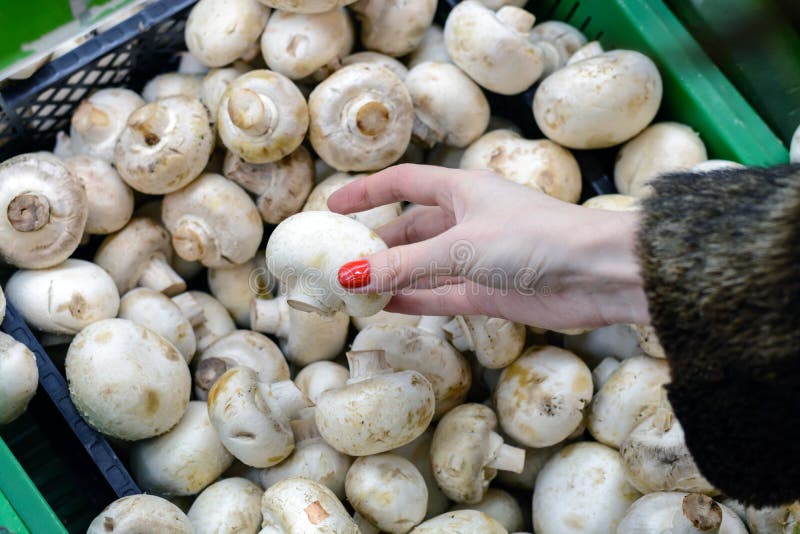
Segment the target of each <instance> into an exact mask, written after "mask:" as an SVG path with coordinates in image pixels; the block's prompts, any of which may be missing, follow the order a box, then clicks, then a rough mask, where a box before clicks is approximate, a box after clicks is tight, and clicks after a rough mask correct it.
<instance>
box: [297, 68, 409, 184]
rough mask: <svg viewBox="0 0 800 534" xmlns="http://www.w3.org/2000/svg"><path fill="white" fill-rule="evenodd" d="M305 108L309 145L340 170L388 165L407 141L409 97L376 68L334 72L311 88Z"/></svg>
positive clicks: (396, 80)
mask: <svg viewBox="0 0 800 534" xmlns="http://www.w3.org/2000/svg"><path fill="white" fill-rule="evenodd" d="M308 108H309V114H310V117H311V125H310V128H309V139H310V141H311V145H312V146H313V147H314V151H316V153H317V154H318V155H319V156H320V157H321V158H322V159H323V160H325V162H326V163H327V164H328V165H330V166H331V167H333V168H335V169H336V170H339V171H370V170H377V169H382V168H384V167H387V166H389V165H391V164H392V163H394V162H395V161H397V160H398V159H400V157H401V156H402V155H403V153H404V152H405V150H406V147H407V146H408V143H409V141H410V140H411V130H412V127H413V124H414V112H413V109H414V106H413V103H412V101H411V95H409V93H408V90H407V89H406V87H405V85H404V84H403V81H402V80H401V79H400V78H398V77H397V76H396V75H395V74H394V73H392V72H391V71H390V70H388V69H386V68H385V67H382V66H380V65H376V64H371V63H355V64H353V65H349V66H347V67H344V68H342V69H340V70H338V71H336V72H335V73H333V74H332V75H331V76H329V77H328V78H327V79H326V80H325V81H323V82H322V83H320V84H319V85H318V86H317V87H316V88H315V89H314V91H313V92H312V93H311V96H309V100H308Z"/></svg>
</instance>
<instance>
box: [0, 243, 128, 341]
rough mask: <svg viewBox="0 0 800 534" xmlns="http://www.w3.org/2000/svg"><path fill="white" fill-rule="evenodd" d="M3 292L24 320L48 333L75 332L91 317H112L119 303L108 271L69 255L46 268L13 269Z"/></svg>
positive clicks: (95, 319)
mask: <svg viewBox="0 0 800 534" xmlns="http://www.w3.org/2000/svg"><path fill="white" fill-rule="evenodd" d="M6 296H7V297H8V300H9V302H11V303H12V304H13V305H14V307H16V308H17V310H18V311H19V313H20V314H21V315H22V317H24V318H25V321H26V322H27V323H29V324H30V325H32V326H33V327H34V328H36V329H37V330H41V331H42V332H49V333H52V334H70V335H72V334H77V333H78V332H79V331H80V330H81V329H83V328H84V327H86V326H88V325H90V324H92V323H94V322H95V321H99V320H101V319H111V318H113V317H116V315H117V311H118V310H119V303H120V300H119V293H118V292H117V288H116V287H115V285H114V281H113V280H112V279H111V277H110V276H109V275H108V273H106V272H105V271H104V270H103V269H101V268H100V267H98V266H97V265H95V264H93V263H90V262H88V261H83V260H73V259H70V260H67V261H65V262H64V263H61V264H60V265H57V266H55V267H51V268H49V269H39V270H19V271H17V272H15V273H14V274H13V275H12V276H11V278H9V280H8V283H7V284H6Z"/></svg>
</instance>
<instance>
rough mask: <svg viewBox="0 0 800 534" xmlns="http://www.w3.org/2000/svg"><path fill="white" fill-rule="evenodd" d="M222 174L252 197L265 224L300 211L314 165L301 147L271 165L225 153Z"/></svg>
mask: <svg viewBox="0 0 800 534" xmlns="http://www.w3.org/2000/svg"><path fill="white" fill-rule="evenodd" d="M223 174H225V178H227V179H229V180H232V181H234V182H236V183H237V184H239V185H240V186H242V187H243V188H244V189H246V190H247V191H249V192H250V193H253V194H254V195H256V205H257V207H258V211H259V213H261V217H262V218H263V219H264V222H266V223H268V224H278V223H280V222H281V221H282V220H284V219H285V218H287V217H288V216H290V215H294V214H295V213H297V212H298V211H300V209H301V208H302V207H303V204H304V203H305V201H306V198H308V194H309V193H310V192H311V188H312V187H313V186H314V163H313V160H312V159H311V154H309V152H308V150H306V149H305V148H304V147H302V146H300V147H297V150H295V151H294V152H292V153H291V154H289V155H288V156H286V157H285V158H283V159H280V160H278V161H274V162H272V163H247V162H246V161H244V160H243V159H242V158H241V157H239V156H237V155H236V154H234V153H233V152H228V154H227V155H226V156H225V163H224V165H223Z"/></svg>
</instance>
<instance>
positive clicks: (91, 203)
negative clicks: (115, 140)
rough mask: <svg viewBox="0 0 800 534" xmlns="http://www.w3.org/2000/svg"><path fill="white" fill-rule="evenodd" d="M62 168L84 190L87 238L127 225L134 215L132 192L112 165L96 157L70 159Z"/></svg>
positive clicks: (108, 232)
mask: <svg viewBox="0 0 800 534" xmlns="http://www.w3.org/2000/svg"><path fill="white" fill-rule="evenodd" d="M64 164H65V165H66V166H67V168H68V169H69V170H70V172H71V173H72V174H73V176H75V177H76V178H77V179H79V180H80V181H81V183H82V184H83V188H84V189H85V190H86V201H87V209H88V216H87V219H86V227H85V228H84V231H85V232H86V233H87V234H95V235H98V234H99V235H106V234H110V233H112V232H116V231H117V230H120V229H121V228H122V227H123V226H125V225H126V224H127V223H128V221H129V220H130V219H131V216H132V215H133V191H132V190H131V188H130V187H128V184H126V183H125V182H124V181H123V180H122V178H120V176H119V173H117V171H116V170H115V169H114V167H112V166H111V163H109V162H108V161H106V160H104V159H100V158H98V157H95V156H73V157H71V158H69V159H66V160H64Z"/></svg>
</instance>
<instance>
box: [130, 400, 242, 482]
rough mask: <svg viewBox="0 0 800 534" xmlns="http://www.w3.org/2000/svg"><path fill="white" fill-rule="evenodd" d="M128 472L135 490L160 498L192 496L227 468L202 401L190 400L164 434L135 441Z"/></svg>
mask: <svg viewBox="0 0 800 534" xmlns="http://www.w3.org/2000/svg"><path fill="white" fill-rule="evenodd" d="M130 462H131V473H132V474H133V477H134V478H135V479H136V482H137V483H138V484H139V487H140V488H142V489H143V490H144V491H147V492H150V493H157V494H158V495H163V496H176V495H195V494H197V493H199V492H200V491H201V490H202V489H203V488H205V487H206V486H208V485H209V484H211V483H212V482H213V481H215V480H216V479H217V478H219V476H220V475H221V474H222V473H223V472H224V471H225V470H226V469H227V468H228V467H230V465H231V463H232V462H233V456H231V454H230V453H229V452H228V451H227V450H226V449H225V447H223V445H222V442H221V441H220V439H219V437H218V436H217V433H216V431H215V430H214V427H213V426H211V422H210V421H209V419H208V408H207V407H206V403H205V402H202V401H192V402H190V403H189V406H188V407H187V408H186V413H185V414H184V415H183V417H182V418H181V420H180V421H179V422H178V424H177V425H175V427H174V428H172V429H171V430H170V431H169V432H167V433H166V434H162V435H160V436H158V437H155V438H150V439H146V440H142V441H137V442H136V443H134V444H133V445H132V446H131V450H130Z"/></svg>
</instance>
